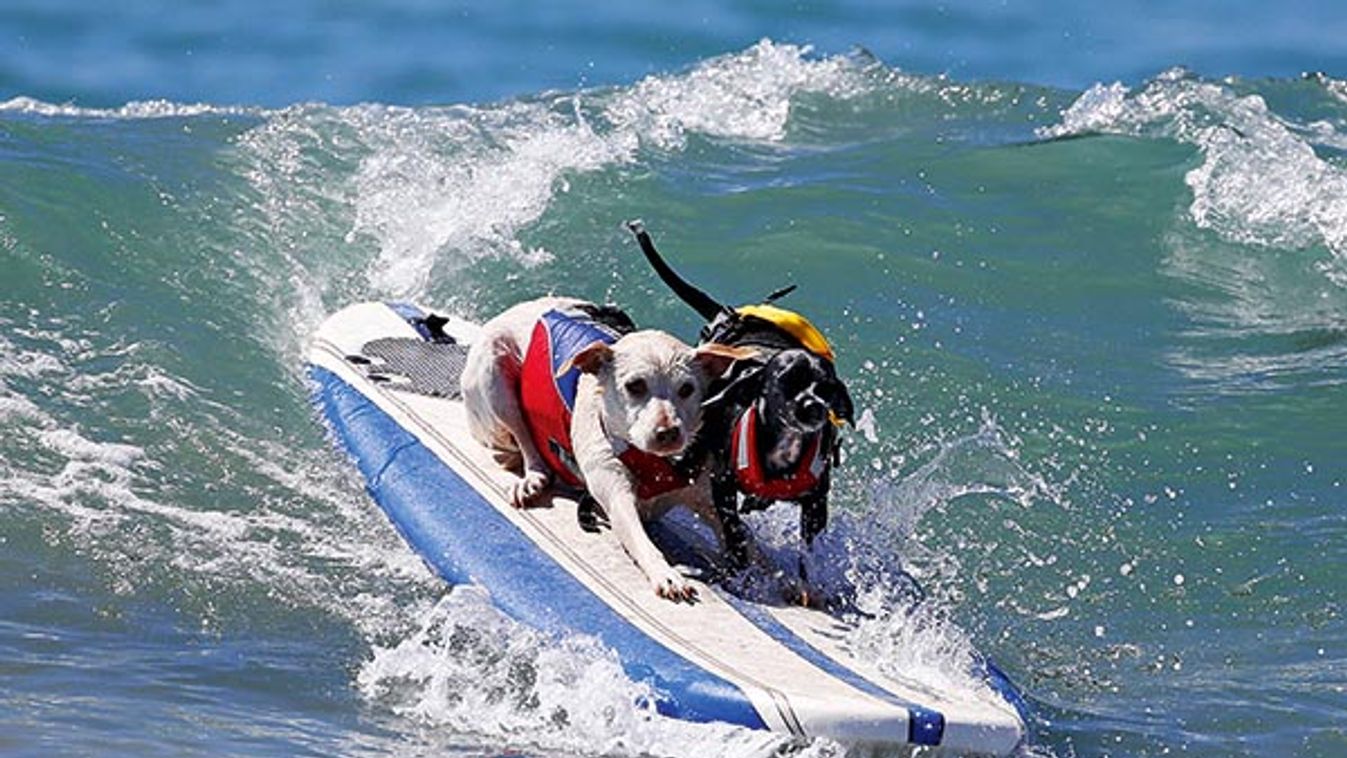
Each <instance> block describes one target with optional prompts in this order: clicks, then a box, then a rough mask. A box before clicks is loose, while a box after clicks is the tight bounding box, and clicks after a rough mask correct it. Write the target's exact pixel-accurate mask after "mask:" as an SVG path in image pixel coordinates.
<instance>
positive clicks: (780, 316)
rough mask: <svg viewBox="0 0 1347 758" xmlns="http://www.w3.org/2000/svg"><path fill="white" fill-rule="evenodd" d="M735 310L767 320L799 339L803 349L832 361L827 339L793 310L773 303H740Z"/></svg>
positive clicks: (807, 320) (830, 347)
mask: <svg viewBox="0 0 1347 758" xmlns="http://www.w3.org/2000/svg"><path fill="white" fill-rule="evenodd" d="M735 311H736V312H738V313H740V314H742V315H744V316H753V317H754V318H760V319H762V320H763V321H767V322H769V323H771V324H773V325H775V326H776V327H777V328H779V329H781V330H782V331H784V332H786V333H787V334H789V335H790V336H792V337H794V338H795V339H797V340H799V341H800V344H801V345H803V346H804V349H806V350H808V351H809V352H811V353H813V354H814V355H817V356H818V357H820V358H823V359H824V360H826V361H828V362H829V363H833V362H834V358H833V348H832V345H829V344H828V339H827V338H826V337H824V336H823V333H822V332H820V331H819V330H818V329H816V328H815V327H814V325H813V324H811V323H809V319H807V318H805V317H804V316H801V315H800V314H798V313H796V312H795V311H788V310H786V309H785V308H778V307H776V306H775V305H768V304H766V303H762V304H759V305H741V306H739V307H738V308H735Z"/></svg>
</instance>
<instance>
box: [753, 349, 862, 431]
mask: <svg viewBox="0 0 1347 758" xmlns="http://www.w3.org/2000/svg"><path fill="white" fill-rule="evenodd" d="M759 378H760V381H761V390H760V392H761V397H762V400H763V416H764V417H765V418H767V419H772V420H775V421H777V422H779V423H781V424H783V425H784V426H785V427H787V428H788V429H791V430H793V431H796V432H799V433H801V434H805V435H808V434H813V433H814V432H817V431H818V430H820V429H822V428H823V427H824V426H825V425H826V424H828V423H829V422H830V421H833V420H836V421H838V422H844V421H845V422H849V421H851V420H852V416H853V413H854V411H853V406H852V403H851V395H850V394H849V393H848V392H847V388H846V385H844V384H842V381H841V380H840V379H838V378H837V374H836V372H834V370H833V368H832V366H831V365H830V364H829V363H827V362H826V361H825V360H823V359H822V358H820V357H819V356H817V355H815V354H814V353H812V352H810V351H808V350H802V349H798V348H793V349H790V350H782V351H780V352H778V353H776V354H775V355H773V356H772V357H771V358H769V359H768V360H767V362H766V363H765V364H764V365H763V367H762V369H761V371H760V372H759Z"/></svg>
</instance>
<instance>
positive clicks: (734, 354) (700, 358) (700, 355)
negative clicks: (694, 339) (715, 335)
mask: <svg viewBox="0 0 1347 758" xmlns="http://www.w3.org/2000/svg"><path fill="white" fill-rule="evenodd" d="M757 354H758V351H757V350H755V349H753V348H751V347H735V346H733V345H722V344H720V343H719V342H708V343H706V344H705V345H702V346H700V347H698V348H697V353H696V355H695V356H693V360H694V361H695V362H696V363H697V365H698V366H700V367H701V369H702V373H704V374H706V376H708V377H709V378H711V379H715V378H716V377H719V376H720V375H721V374H724V373H725V372H726V371H729V370H730V366H732V365H733V364H734V362H735V361H742V360H747V359H749V358H752V357H754V356H756V355H757Z"/></svg>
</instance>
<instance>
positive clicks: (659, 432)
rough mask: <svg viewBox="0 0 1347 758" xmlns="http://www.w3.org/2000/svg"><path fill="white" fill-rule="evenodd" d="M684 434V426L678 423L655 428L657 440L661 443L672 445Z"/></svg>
mask: <svg viewBox="0 0 1347 758" xmlns="http://www.w3.org/2000/svg"><path fill="white" fill-rule="evenodd" d="M682 435H683V427H682V426H680V425H678V424H673V425H671V426H666V427H664V428H663V429H656V430H655V442H657V443H659V444H660V445H672V444H674V443H676V442H678V438H679V437H681V436H682Z"/></svg>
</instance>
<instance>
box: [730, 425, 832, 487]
mask: <svg viewBox="0 0 1347 758" xmlns="http://www.w3.org/2000/svg"><path fill="white" fill-rule="evenodd" d="M822 444H823V433H822V432H818V433H816V434H813V435H811V438H810V440H809V448H808V449H807V450H805V453H804V455H802V456H800V462H799V463H798V464H796V466H795V470H794V471H791V472H789V473H787V474H786V475H784V476H780V477H776V478H770V477H769V476H768V474H767V468H766V467H765V466H763V464H762V460H761V458H760V457H759V455H758V409H757V406H756V405H750V406H749V407H748V410H746V411H744V412H743V413H741V414H739V418H738V419H737V420H735V422H734V436H733V437H732V438H731V442H730V460H732V461H733V462H734V478H735V480H736V481H737V482H738V483H739V489H741V490H743V491H744V492H746V493H748V494H750V495H755V496H757V497H760V498H763V499H765V500H795V499H796V498H799V497H802V496H803V495H805V494H807V493H809V492H811V491H812V490H813V489H814V488H815V487H817V486H818V483H819V477H821V476H822V475H823V469H824V467H825V466H826V465H827V463H828V460H827V456H826V455H824V454H823V452H822V450H821V449H820V448H821V447H822Z"/></svg>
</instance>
